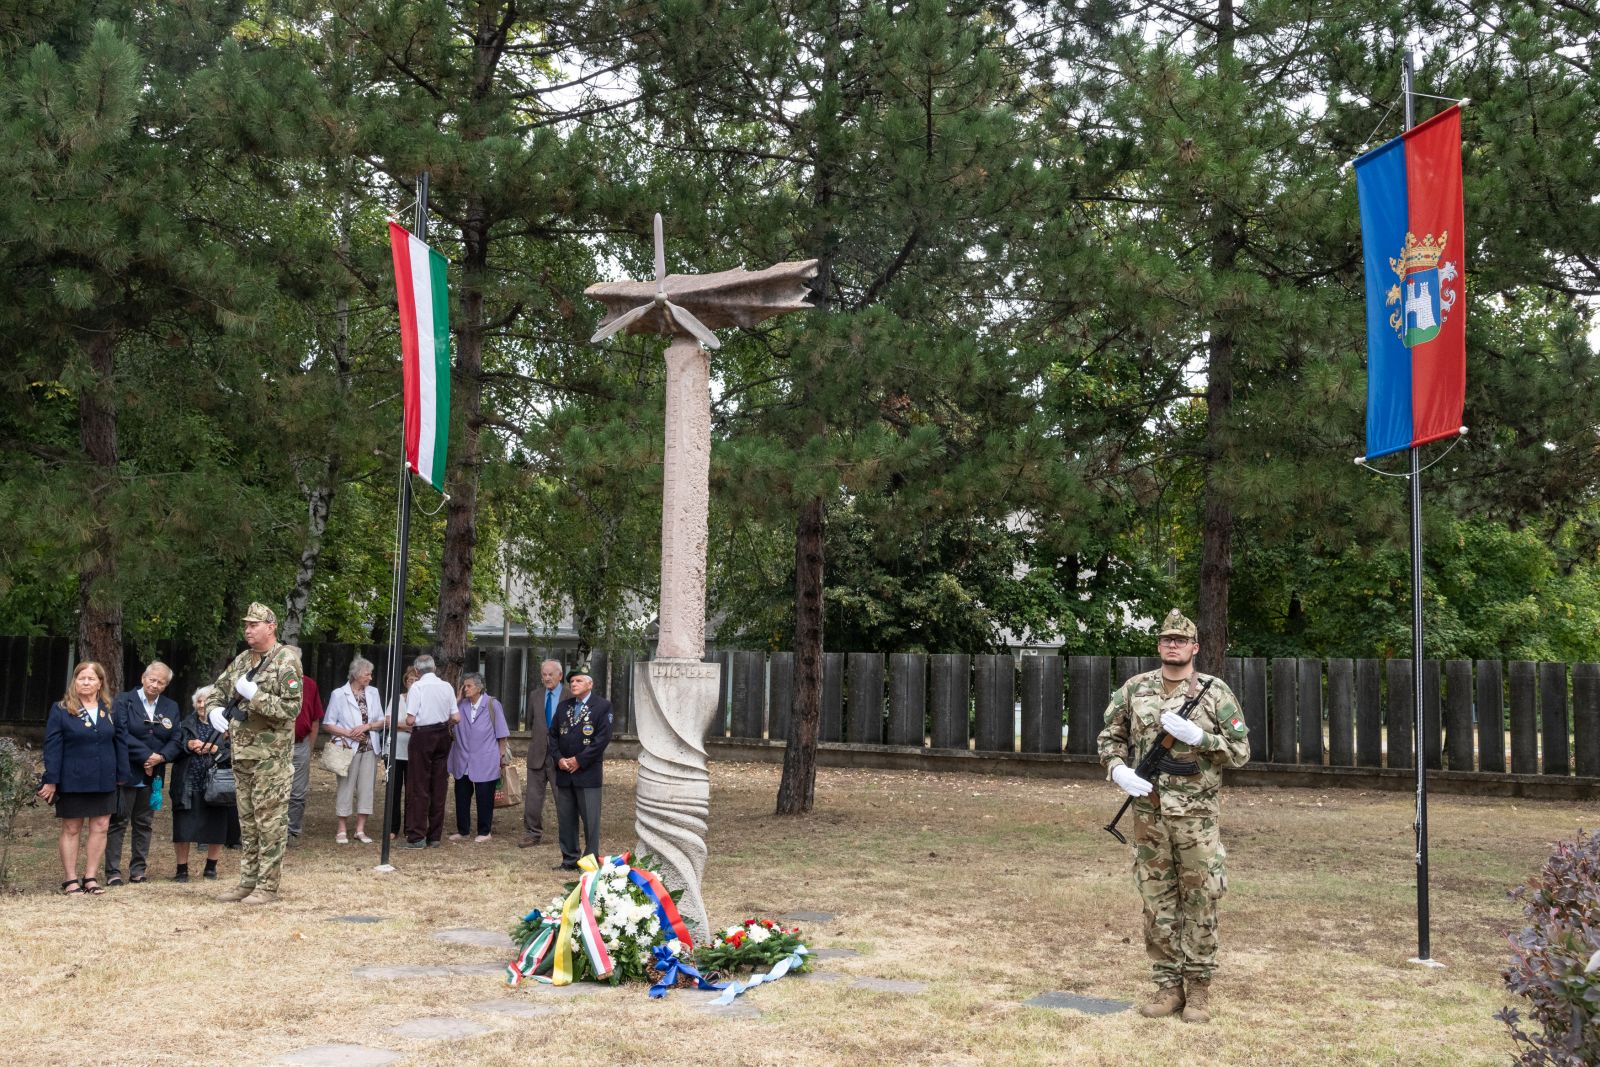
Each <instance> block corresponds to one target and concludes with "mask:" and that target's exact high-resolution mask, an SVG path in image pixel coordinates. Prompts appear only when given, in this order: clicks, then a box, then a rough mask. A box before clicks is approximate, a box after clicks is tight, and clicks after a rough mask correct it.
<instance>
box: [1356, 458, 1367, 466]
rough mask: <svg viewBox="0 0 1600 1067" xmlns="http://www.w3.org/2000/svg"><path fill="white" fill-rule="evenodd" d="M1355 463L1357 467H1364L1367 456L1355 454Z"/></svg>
mask: <svg viewBox="0 0 1600 1067" xmlns="http://www.w3.org/2000/svg"><path fill="white" fill-rule="evenodd" d="M1355 465H1356V466H1358V467H1365V466H1366V465H1367V457H1366V456H1357V457H1356V458H1355Z"/></svg>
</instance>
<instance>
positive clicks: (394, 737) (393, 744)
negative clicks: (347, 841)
mask: <svg viewBox="0 0 1600 1067" xmlns="http://www.w3.org/2000/svg"><path fill="white" fill-rule="evenodd" d="M411 232H412V233H414V234H416V236H417V240H419V241H421V242H423V243H424V244H426V243H427V240H428V172H427V171H423V172H422V173H421V174H418V175H417V214H416V219H415V221H414V222H413V223H412V229H411ZM405 454H406V446H405V419H404V418H403V417H402V418H401V420H400V551H399V554H398V555H397V556H396V557H395V583H394V605H393V608H394V610H393V612H392V613H391V615H390V617H389V700H390V707H391V708H392V709H393V710H392V711H391V712H390V714H389V738H388V739H389V746H388V747H389V752H388V754H387V757H386V758H387V760H388V764H389V773H388V774H387V775H386V776H385V778H384V787H383V827H382V830H383V832H382V834H380V835H379V836H380V837H381V838H382V841H383V846H382V851H381V852H380V853H379V856H378V869H379V870H380V871H382V870H393V869H394V868H393V867H392V866H390V864H389V827H390V825H391V824H392V821H393V817H394V814H395V812H394V789H395V779H394V775H395V766H394V765H395V754H396V752H398V745H399V735H400V731H399V730H398V729H397V727H398V726H399V722H398V721H397V719H398V716H399V713H400V672H401V660H402V659H404V656H405V643H406V569H407V567H408V566H409V564H410V555H411V468H410V467H409V466H407V465H406V458H405ZM403 824H404V819H403V818H402V820H401V832H402V833H403V832H404V825H403Z"/></svg>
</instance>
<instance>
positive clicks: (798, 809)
mask: <svg viewBox="0 0 1600 1067" xmlns="http://www.w3.org/2000/svg"><path fill="white" fill-rule="evenodd" d="M825 527H826V512H825V507H824V502H823V499H822V498H821V497H817V498H816V499H814V500H811V501H809V502H807V503H806V505H805V506H804V507H803V508H802V509H801V511H800V518H799V521H798V522H797V523H796V524H795V534H794V704H793V707H792V711H791V714H790V716H789V744H788V747H786V748H785V749H784V750H783V779H782V780H781V781H780V782H779V783H778V814H779V815H802V814H804V813H806V812H808V811H810V810H811V807H812V803H813V801H814V800H815V798H816V786H817V727H818V724H819V723H820V722H821V719H822V647H823V646H822V637H823V633H822V582H823V533H824V530H825Z"/></svg>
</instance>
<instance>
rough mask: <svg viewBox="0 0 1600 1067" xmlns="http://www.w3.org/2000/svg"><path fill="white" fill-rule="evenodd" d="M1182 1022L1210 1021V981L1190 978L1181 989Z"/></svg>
mask: <svg viewBox="0 0 1600 1067" xmlns="http://www.w3.org/2000/svg"><path fill="white" fill-rule="evenodd" d="M1183 1021H1184V1022H1186V1023H1208V1022H1210V1021H1211V981H1210V979H1197V978H1191V979H1189V980H1188V981H1187V982H1185V983H1184V987H1183Z"/></svg>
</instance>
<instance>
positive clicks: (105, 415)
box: [78, 332, 122, 693]
mask: <svg viewBox="0 0 1600 1067" xmlns="http://www.w3.org/2000/svg"><path fill="white" fill-rule="evenodd" d="M116 346H117V340H116V335H115V334H113V333H109V332H107V333H101V334H97V335H95V337H94V339H93V340H92V341H90V342H89V343H88V345H87V346H86V351H87V352H88V355H89V363H90V365H91V366H92V367H93V368H94V372H95V380H94V384H93V385H91V386H90V387H88V388H86V389H84V390H83V391H82V393H80V394H79V396H78V435H79V439H80V441H81V442H82V445H83V451H84V454H85V455H86V456H88V458H89V468H90V471H91V475H90V477H91V478H92V480H93V484H92V486H91V487H90V497H89V498H90V499H92V500H96V501H98V500H102V499H104V498H105V497H106V496H107V495H109V492H110V489H111V487H112V485H113V483H114V482H115V480H116V478H117V414H116V412H115V411H114V410H112V408H111V406H110V405H111V400H110V396H111V388H112V387H111V370H112V360H113V357H114V355H115V352H116ZM89 515H90V522H91V523H92V524H93V530H94V532H93V533H92V534H91V535H90V539H89V544H88V545H86V546H85V549H84V555H83V562H82V564H81V565H80V567H79V569H78V659H79V660H80V661H81V660H94V661H95V662H97V663H99V664H100V665H101V666H102V667H104V668H105V672H106V685H107V686H108V687H109V688H110V691H111V692H112V693H119V692H121V691H122V604H121V603H120V602H119V600H118V598H117V592H116V590H115V589H113V588H112V587H111V584H112V582H113V581H114V579H115V577H116V546H115V544H114V543H113V541H112V538H111V528H110V526H108V525H107V524H106V520H105V519H104V518H103V517H102V516H101V515H100V513H99V508H91V509H89Z"/></svg>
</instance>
